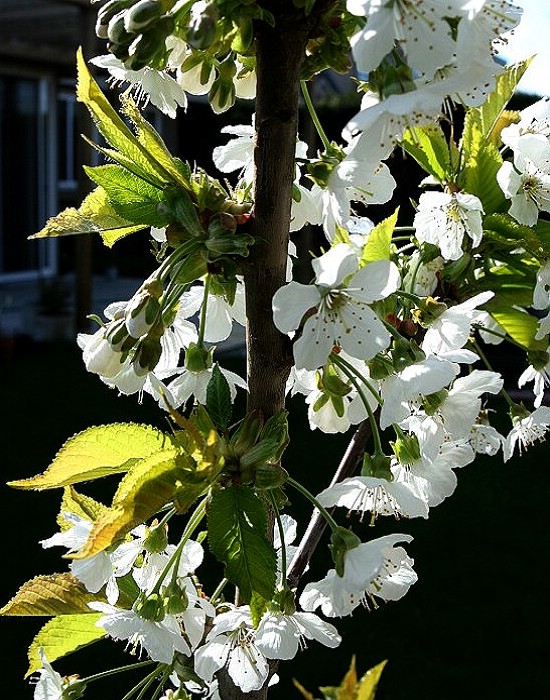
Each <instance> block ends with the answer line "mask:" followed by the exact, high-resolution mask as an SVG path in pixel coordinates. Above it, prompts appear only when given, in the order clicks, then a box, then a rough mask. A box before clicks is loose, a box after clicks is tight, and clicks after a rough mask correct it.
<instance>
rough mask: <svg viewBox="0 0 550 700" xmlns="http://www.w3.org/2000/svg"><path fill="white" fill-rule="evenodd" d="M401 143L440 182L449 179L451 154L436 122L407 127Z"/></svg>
mask: <svg viewBox="0 0 550 700" xmlns="http://www.w3.org/2000/svg"><path fill="white" fill-rule="evenodd" d="M401 145H402V146H403V148H404V149H405V151H406V152H407V153H408V154H409V155H411V156H412V157H413V158H414V159H415V160H416V162H417V163H418V164H419V165H420V166H421V167H422V168H423V169H424V170H425V171H426V172H427V173H429V174H430V175H433V176H434V177H435V178H436V179H437V180H439V181H440V182H444V181H446V180H448V179H450V170H451V156H450V153H449V146H448V145H447V139H446V138H445V134H444V133H443V131H442V129H441V127H440V126H439V125H437V124H433V125H429V126H415V127H414V128H412V129H407V131H406V132H405V134H404V135H403V139H402V141H401Z"/></svg>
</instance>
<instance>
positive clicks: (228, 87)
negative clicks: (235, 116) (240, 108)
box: [208, 76, 235, 114]
mask: <svg viewBox="0 0 550 700" xmlns="http://www.w3.org/2000/svg"><path fill="white" fill-rule="evenodd" d="M208 101H209V102H210V106H211V107H212V110H213V111H214V112H215V113H216V114H221V113H222V112H226V111H227V110H228V109H230V108H231V107H232V106H233V105H234V103H235V83H234V82H233V77H231V78H225V77H223V78H222V77H221V76H218V77H217V78H216V80H214V82H213V84H212V87H211V88H210V91H209V93H208Z"/></svg>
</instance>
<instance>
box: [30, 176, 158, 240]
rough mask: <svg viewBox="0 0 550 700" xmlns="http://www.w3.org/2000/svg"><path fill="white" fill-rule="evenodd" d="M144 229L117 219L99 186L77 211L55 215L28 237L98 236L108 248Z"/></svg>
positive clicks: (105, 194)
mask: <svg viewBox="0 0 550 700" xmlns="http://www.w3.org/2000/svg"><path fill="white" fill-rule="evenodd" d="M144 228H147V226H146V225H145V224H136V223H134V222H131V221H128V219H125V218H124V217H122V216H119V215H118V214H117V213H116V211H115V210H114V209H113V207H112V205H111V204H110V203H109V201H108V198H107V193H106V192H105V190H104V189H103V188H102V187H96V189H95V190H94V191H93V192H91V193H90V194H89V195H88V196H87V197H86V198H85V199H84V201H83V202H82V204H81V205H80V207H79V208H78V209H75V208H74V207H69V208H68V209H64V210H63V211H62V212H61V213H59V214H57V216H52V217H51V218H50V219H48V220H47V222H46V225H45V226H44V228H43V229H41V230H40V231H39V232H38V233H35V234H34V235H32V236H29V238H52V237H57V236H76V235H79V234H81V233H99V234H100V235H101V237H102V238H103V242H104V243H105V245H107V246H109V247H111V246H112V245H113V244H114V243H115V242H116V241H118V240H119V239H120V238H124V236H128V235H129V234H130V233H134V232H135V231H141V230H143V229H144Z"/></svg>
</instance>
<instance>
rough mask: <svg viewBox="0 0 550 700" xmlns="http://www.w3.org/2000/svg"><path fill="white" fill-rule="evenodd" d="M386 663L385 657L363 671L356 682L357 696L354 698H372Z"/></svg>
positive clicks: (372, 699)
mask: <svg viewBox="0 0 550 700" xmlns="http://www.w3.org/2000/svg"><path fill="white" fill-rule="evenodd" d="M387 663H388V660H387V659H385V660H384V661H381V662H380V663H379V664H376V666H373V667H372V668H371V669H369V670H368V671H367V672H366V673H365V675H364V676H363V677H362V678H361V679H360V681H359V683H358V684H357V696H356V698H355V700H374V697H375V695H376V689H377V688H378V683H379V682H380V676H381V675H382V671H383V670H384V667H385V666H386V664H387Z"/></svg>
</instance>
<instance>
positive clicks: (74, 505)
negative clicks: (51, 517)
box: [57, 486, 107, 532]
mask: <svg viewBox="0 0 550 700" xmlns="http://www.w3.org/2000/svg"><path fill="white" fill-rule="evenodd" d="M106 509H107V506H105V505H104V504H103V503H99V501H96V500H95V499H94V498H91V497H90V496H85V495H83V494H81V493H78V492H77V491H76V490H75V489H74V488H73V487H72V486H65V488H64V489H63V498H62V499H61V508H60V513H59V515H58V516H57V523H58V525H59V528H60V530H61V531H62V532H64V531H65V530H68V529H69V528H71V527H73V525H74V523H69V522H67V520H66V518H64V517H63V513H74V514H75V515H78V516H80V517H81V518H84V519H85V520H97V519H98V518H99V516H100V515H101V514H102V513H104V512H105V510H106Z"/></svg>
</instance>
